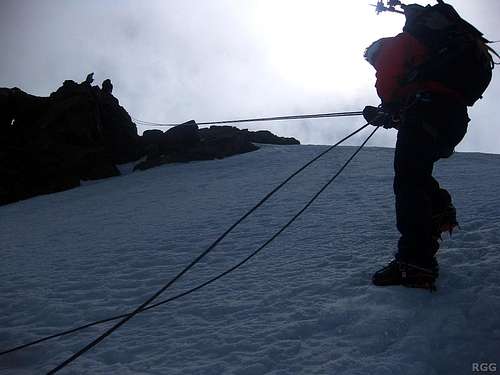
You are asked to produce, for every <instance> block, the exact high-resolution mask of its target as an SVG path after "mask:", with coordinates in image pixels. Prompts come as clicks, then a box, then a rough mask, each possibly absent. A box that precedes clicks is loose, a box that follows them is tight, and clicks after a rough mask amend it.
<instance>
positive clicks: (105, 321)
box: [0, 124, 368, 356]
mask: <svg viewBox="0 0 500 375" xmlns="http://www.w3.org/2000/svg"><path fill="white" fill-rule="evenodd" d="M367 126H368V124H366V125H364V126H363V127H361V128H359V129H358V130H356V131H354V132H352V133H351V134H349V135H347V136H346V137H344V138H343V139H341V140H340V141H338V142H337V143H335V144H334V145H332V146H330V147H329V148H328V149H326V150H325V151H323V152H321V153H320V154H318V155H317V156H316V157H314V158H313V159H312V160H310V161H309V162H308V163H306V164H305V165H304V166H302V167H301V168H300V169H298V170H297V171H296V172H294V173H293V174H292V175H290V176H289V177H288V178H287V179H286V180H285V181H283V182H282V183H281V184H279V185H278V186H277V187H276V188H274V189H273V191H271V192H270V193H268V194H267V195H266V196H265V197H264V198H263V199H262V200H261V201H260V202H259V203H258V204H257V205H256V206H255V207H254V208H253V209H252V212H253V211H255V210H256V209H257V208H258V207H259V206H260V205H262V204H263V203H264V202H265V201H267V200H268V199H269V198H270V197H271V196H272V195H274V194H275V193H276V192H278V190H280V189H281V188H282V187H283V186H284V185H285V184H287V183H288V182H289V181H290V180H291V179H292V178H294V177H295V176H296V175H298V174H299V173H301V172H302V171H303V170H304V169H306V168H307V167H309V166H310V165H311V164H313V163H314V162H316V161H317V160H318V159H320V158H321V157H323V156H324V155H325V154H327V153H329V152H330V151H332V150H333V149H334V148H335V147H337V146H339V145H340V144H342V143H344V142H345V141H346V140H348V139H349V138H351V137H353V136H354V135H356V134H357V133H359V132H360V131H362V130H363V129H365V128H366V127H367ZM250 213H251V212H249V213H248V214H250ZM247 216H248V215H247ZM245 217H246V216H245ZM228 233H229V232H228ZM259 251H260V250H259ZM253 256H254V255H251V256H250V257H248V258H247V259H245V260H244V261H242V262H240V263H238V264H237V265H235V266H234V267H232V268H230V269H229V270H227V271H225V272H223V273H221V274H219V275H218V276H216V277H214V278H212V279H210V280H208V281H206V282H204V283H203V284H200V285H198V286H196V287H194V288H192V289H189V290H187V291H185V292H182V293H180V294H178V295H176V296H174V297H171V298H168V299H166V300H163V301H160V302H157V303H155V304H153V305H150V306H148V307H145V308H144V309H142V310H141V311H140V312H144V311H147V310H150V309H153V308H155V307H158V306H161V305H164V304H166V303H169V302H172V301H174V300H177V299H179V298H181V297H184V296H186V295H188V294H191V293H193V292H195V291H197V290H199V289H201V288H203V287H205V286H207V285H209V284H212V283H213V282H215V281H217V280H219V279H220V278H222V277H224V276H225V275H227V274H228V273H230V272H232V271H233V270H235V269H236V268H238V267H240V266H242V265H243V264H244V263H246V262H247V261H248V260H249V259H250V258H252V257H253ZM130 314H132V312H129V313H125V314H121V315H117V316H113V317H110V318H105V319H101V320H97V321H95V322H91V323H87V324H85V325H82V326H79V327H76V328H72V329H69V330H66V331H62V332H59V333H55V334H53V335H49V336H46V337H43V338H41V339H38V340H34V341H31V342H28V343H25V344H22V345H18V346H16V347H13V348H10V349H6V350H3V351H0V356H1V355H5V354H8V353H12V352H16V351H19V350H22V349H25V348H28V347H30V346H33V345H36V344H40V343H42V342H45V341H48V340H51V339H55V338H57V337H62V336H66V335H69V334H71V333H76V332H78V331H81V330H83V329H86V328H90V327H93V326H96V325H100V324H104V323H108V322H111V321H113V320H117V319H121V318H124V317H126V316H128V315H130Z"/></svg>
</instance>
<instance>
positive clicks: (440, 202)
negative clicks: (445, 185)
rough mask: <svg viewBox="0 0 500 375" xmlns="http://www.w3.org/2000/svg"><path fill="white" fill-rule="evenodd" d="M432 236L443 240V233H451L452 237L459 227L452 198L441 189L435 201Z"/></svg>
mask: <svg viewBox="0 0 500 375" xmlns="http://www.w3.org/2000/svg"><path fill="white" fill-rule="evenodd" d="M432 208H433V209H432V211H433V213H432V228H433V230H432V236H433V238H434V239H436V240H437V239H442V238H441V233H444V232H449V233H450V236H451V234H452V232H453V229H454V228H455V227H458V221H457V210H456V209H455V206H453V203H452V202H451V196H450V193H448V191H446V190H445V189H440V190H439V192H438V194H437V195H436V196H435V197H434V199H433V207H432Z"/></svg>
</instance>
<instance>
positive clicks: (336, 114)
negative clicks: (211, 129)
mask: <svg viewBox="0 0 500 375" xmlns="http://www.w3.org/2000/svg"><path fill="white" fill-rule="evenodd" d="M362 114H363V112H360V111H353V112H331V113H317V114H313V115H292V116H277V117H260V118H249V119H240V120H225V121H211V122H197V124H198V125H223V124H238V123H243V122H261V121H281V120H301V119H315V118H331V117H349V116H361V115H362ZM132 120H134V122H135V123H136V124H137V125H141V126H151V127H154V126H166V127H173V126H177V125H179V124H168V123H161V122H150V121H143V120H139V119H136V118H133V117H132Z"/></svg>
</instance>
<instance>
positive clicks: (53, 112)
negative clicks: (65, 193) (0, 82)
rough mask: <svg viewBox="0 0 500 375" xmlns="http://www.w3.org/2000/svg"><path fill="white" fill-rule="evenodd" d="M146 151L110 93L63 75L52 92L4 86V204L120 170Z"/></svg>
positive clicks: (0, 142)
mask: <svg viewBox="0 0 500 375" xmlns="http://www.w3.org/2000/svg"><path fill="white" fill-rule="evenodd" d="M143 154H144V151H143V149H142V144H141V142H140V137H139V136H138V134H137V128H136V126H135V124H134V123H133V122H132V120H131V118H130V116H129V115H128V113H127V112H126V111H125V109H124V108H123V107H121V106H120V105H119V103H118V100H117V99H116V98H115V97H114V96H113V95H112V94H111V93H104V92H102V91H101V89H100V88H99V87H97V86H91V85H90V84H89V83H88V82H84V83H81V84H77V83H76V82H74V81H65V82H64V84H63V86H62V87H60V88H59V89H58V90H57V91H56V92H54V93H52V94H51V95H50V97H37V96H33V95H30V94H27V93H25V92H23V91H22V90H20V89H18V88H13V89H6V88H2V89H0V173H1V174H2V180H1V182H0V204H5V203H10V202H14V201H17V200H20V199H25V198H29V197H32V196H35V195H39V194H47V193H53V192H57V191H62V190H66V189H69V188H73V187H76V186H79V185H80V181H81V180H93V179H99V178H105V177H111V176H117V175H119V171H118V169H117V167H116V164H118V163H124V162H129V161H134V160H137V159H138V158H140V157H141V156H142V155H143Z"/></svg>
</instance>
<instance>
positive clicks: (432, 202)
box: [394, 98, 470, 265]
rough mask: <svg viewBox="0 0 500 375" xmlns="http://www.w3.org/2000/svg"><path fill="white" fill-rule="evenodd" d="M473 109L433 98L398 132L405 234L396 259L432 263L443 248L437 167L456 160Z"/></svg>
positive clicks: (399, 202)
mask: <svg viewBox="0 0 500 375" xmlns="http://www.w3.org/2000/svg"><path fill="white" fill-rule="evenodd" d="M469 121H470V120H469V117H468V115H467V107H466V106H465V105H462V104H460V103H457V102H455V101H450V100H446V99H444V98H427V99H426V100H425V101H419V102H416V103H415V104H414V105H413V106H412V107H411V108H409V109H408V110H407V111H406V113H405V116H404V118H403V121H402V124H401V125H400V127H399V130H398V136H397V142H396V151H395V157H394V171H395V176H394V194H395V197H396V222H397V228H398V230H399V232H400V233H401V238H400V239H399V242H398V252H397V254H396V258H398V259H400V260H404V261H408V262H412V263H416V264H420V265H428V264H430V263H431V262H432V259H433V257H434V255H435V253H436V252H437V250H438V248H439V244H438V242H437V240H435V239H433V236H432V232H433V228H432V213H433V207H434V208H435V206H436V204H437V203H436V199H439V197H440V194H439V190H440V186H439V183H438V182H437V181H436V179H435V178H434V177H433V176H432V171H433V168H434V163H435V162H436V161H438V160H439V159H440V158H447V157H449V156H451V154H452V153H453V150H454V148H455V146H456V145H457V144H458V143H459V142H460V141H461V140H462V139H463V137H464V136H465V133H466V131H467V124H468V122H469Z"/></svg>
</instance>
